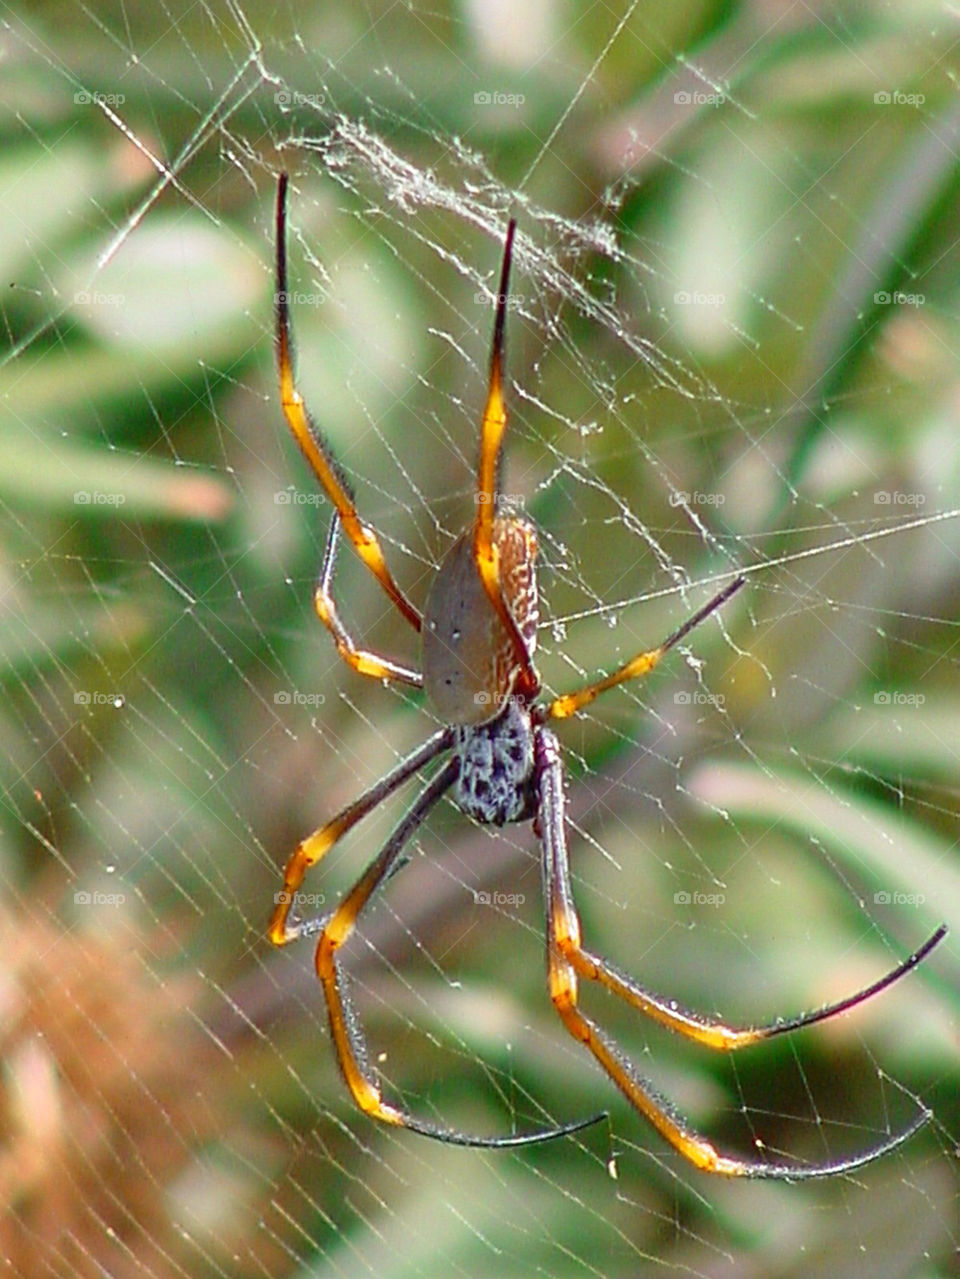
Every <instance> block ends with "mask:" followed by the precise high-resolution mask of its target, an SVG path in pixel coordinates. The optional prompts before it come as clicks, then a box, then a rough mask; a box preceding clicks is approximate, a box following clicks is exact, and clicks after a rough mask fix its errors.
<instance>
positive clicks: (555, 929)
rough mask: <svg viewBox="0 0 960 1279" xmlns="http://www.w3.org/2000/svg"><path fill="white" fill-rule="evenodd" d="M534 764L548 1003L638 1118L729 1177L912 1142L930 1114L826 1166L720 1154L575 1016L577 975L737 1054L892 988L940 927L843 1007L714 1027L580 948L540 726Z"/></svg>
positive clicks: (553, 770)
mask: <svg viewBox="0 0 960 1279" xmlns="http://www.w3.org/2000/svg"><path fill="white" fill-rule="evenodd" d="M536 767H537V769H538V775H539V778H540V808H539V813H538V826H539V829H540V837H541V840H542V845H543V848H542V858H543V879H544V891H545V895H546V910H547V971H548V982H549V988H550V998H551V999H552V1001H553V1003H554V1006H555V1007H556V1009H557V1012H558V1013H559V1015H560V1018H561V1020H562V1021H563V1024H564V1026H565V1027H566V1028H567V1030H568V1031H569V1032H570V1034H571V1035H572V1036H573V1037H574V1039H577V1040H579V1042H580V1043H582V1044H583V1045H584V1047H586V1048H588V1049H589V1050H590V1052H591V1053H592V1054H593V1056H594V1057H595V1058H596V1059H597V1061H598V1062H599V1063H600V1065H601V1066H602V1067H603V1069H604V1070H605V1071H606V1073H607V1074H608V1075H609V1076H610V1078H611V1079H612V1080H613V1082H614V1083H615V1084H616V1085H617V1087H618V1088H619V1089H620V1091H621V1092H622V1093H623V1094H624V1096H625V1097H626V1098H627V1100H628V1101H629V1102H630V1103H631V1105H633V1106H634V1107H635V1108H636V1109H637V1110H639V1111H640V1113H641V1114H643V1115H644V1116H645V1117H646V1118H647V1119H648V1120H649V1122H650V1123H651V1124H652V1125H653V1127H654V1128H656V1130H657V1131H658V1132H659V1133H660V1135H661V1136H662V1137H663V1138H664V1139H665V1140H666V1141H668V1142H669V1143H670V1145H672V1146H673V1147H674V1149H676V1150H677V1151H679V1153H680V1154H681V1155H683V1156H684V1158H685V1159H688V1160H689V1161H690V1162H691V1163H692V1164H694V1165H695V1166H696V1167H697V1168H699V1169H701V1170H702V1171H703V1172H712V1173H719V1174H721V1175H723V1176H728V1177H763V1178H773V1179H779V1180H785V1181H800V1180H809V1179H811V1178H814V1177H829V1176H834V1175H836V1174H838V1173H844V1172H852V1171H853V1170H854V1169H856V1168H860V1167H862V1166H863V1165H864V1164H868V1163H871V1162H872V1161H873V1160H874V1159H879V1158H880V1157H881V1156H882V1155H885V1154H887V1153H888V1152H889V1151H891V1150H893V1149H895V1148H896V1147H897V1146H899V1145H901V1144H902V1143H903V1142H905V1141H906V1140H908V1138H910V1137H911V1136H913V1134H914V1133H915V1132H917V1130H918V1129H920V1128H922V1127H923V1125H924V1124H925V1123H927V1121H928V1120H929V1118H930V1113H929V1111H926V1110H922V1111H920V1113H919V1114H918V1115H917V1117H916V1118H915V1119H914V1120H913V1122H912V1123H911V1124H910V1125H909V1126H908V1127H907V1128H906V1129H905V1130H903V1131H902V1132H899V1133H896V1134H894V1135H893V1136H891V1137H888V1138H887V1139H886V1140H885V1141H883V1142H882V1143H881V1144H880V1145H878V1146H875V1147H873V1148H872V1149H870V1150H868V1151H866V1152H865V1153H863V1154H860V1155H855V1156H853V1157H852V1158H849V1159H842V1160H837V1161H834V1162H827V1163H822V1164H814V1165H805V1166H801V1167H793V1166H790V1165H785V1164H776V1163H768V1162H766V1161H755V1160H745V1159H737V1158H734V1157H731V1156H729V1155H723V1154H721V1153H720V1152H719V1151H718V1150H717V1149H716V1148H715V1146H714V1145H713V1144H712V1143H711V1142H710V1141H708V1140H707V1139H706V1138H705V1137H703V1136H701V1135H700V1134H699V1133H698V1132H697V1131H696V1130H695V1129H694V1128H693V1127H692V1126H691V1125H690V1124H689V1123H688V1122H687V1121H686V1120H685V1119H684V1118H683V1117H682V1116H681V1115H680V1114H679V1113H678V1112H677V1111H676V1109H675V1108H674V1107H673V1106H672V1105H671V1103H670V1102H668V1101H667V1100H666V1099H665V1098H663V1097H661V1096H660V1095H659V1094H658V1093H657V1092H656V1091H655V1090H654V1088H653V1086H652V1085H651V1084H650V1083H649V1082H648V1081H647V1080H646V1079H644V1078H643V1076H642V1075H641V1074H640V1073H639V1072H638V1071H637V1069H636V1067H635V1066H634V1064H633V1062H632V1061H631V1060H630V1059H629V1057H627V1055H626V1054H625V1053H624V1052H623V1051H622V1050H621V1049H620V1047H619V1046H618V1045H617V1044H616V1043H614V1041H613V1040H612V1039H611V1038H610V1036H609V1035H607V1034H606V1033H605V1032H604V1031H603V1030H601V1029H600V1027H599V1026H598V1025H597V1024H596V1023H595V1022H594V1021H593V1020H592V1019H591V1018H590V1017H588V1016H587V1015H586V1014H585V1013H583V1012H582V1011H581V1010H580V1007H579V1003H578V997H579V985H578V979H579V978H580V977H583V978H585V979H587V980H590V981H597V982H599V983H600V984H601V985H603V986H605V987H606V988H607V989H608V990H610V991H611V992H612V993H613V994H616V995H619V996H620V997H621V998H622V999H625V1000H626V1001H627V1002H628V1003H630V1004H632V1005H633V1007H635V1008H637V1009H638V1010H639V1011H640V1012H643V1013H646V1014H647V1015H648V1016H650V1017H652V1018H653V1019H654V1020H655V1021H657V1022H659V1023H660V1025H663V1026H668V1027H669V1028H670V1029H671V1030H675V1031H677V1032H679V1033H680V1034H683V1035H685V1036H687V1037H688V1038H690V1039H694V1040H696V1041H697V1042H699V1043H702V1044H705V1045H706V1046H708V1047H711V1048H718V1049H735V1048H741V1047H744V1046H746V1045H747V1044H751V1043H757V1042H758V1041H760V1040H762V1039H768V1038H770V1037H771V1036H773V1035H776V1034H782V1033H785V1032H787V1031H790V1030H797V1029H799V1028H800V1027H801V1026H807V1025H811V1024H812V1023H814V1022H817V1021H822V1020H824V1019H825V1018H826V1017H831V1016H835V1015H836V1014H837V1013H840V1012H843V1011H844V1010H845V1009H847V1008H851V1007H853V1006H854V1005H855V1004H858V1003H861V1002H862V1001H863V1000H864V999H868V998H869V997H870V996H871V995H873V994H876V993H877V992H878V991H880V990H882V989H884V988H885V987H886V986H889V985H890V984H891V983H892V982H894V981H896V980H897V979H898V978H899V977H902V976H903V975H904V974H905V973H907V972H909V971H910V969H912V968H914V967H915V966H916V965H917V964H918V963H919V962H920V961H921V960H922V959H923V958H924V956H925V955H927V954H928V953H929V952H930V951H931V950H932V949H933V947H934V946H935V945H936V944H937V943H938V942H939V941H940V940H941V938H942V937H943V936H944V934H945V932H946V929H945V928H941V929H939V930H938V931H937V932H936V933H935V934H934V935H933V936H932V937H931V938H930V939H929V940H928V941H927V942H926V943H925V945H924V946H922V947H921V948H920V950H919V951H917V952H916V953H915V954H914V955H911V956H910V957H909V959H907V960H905V961H904V962H903V963H902V964H900V965H898V967H897V968H896V969H894V970H893V971H892V972H890V973H888V974H887V975H886V976H885V977H883V978H881V979H880V981H878V982H876V983H874V985H872V986H869V987H867V988H866V989H865V990H862V991H860V992H858V994H856V995H854V996H851V997H850V998H848V999H845V1000H842V1001H841V1002H840V1003H837V1004H832V1005H828V1006H827V1007H825V1008H822V1009H819V1010H818V1011H817V1012H814V1013H808V1014H805V1015H803V1016H800V1017H795V1018H793V1019H791V1020H790V1021H788V1022H786V1023H784V1024H782V1025H780V1024H774V1025H772V1026H764V1027H759V1028H757V1029H753V1030H738V1029H736V1028H735V1027H731V1026H726V1025H724V1024H723V1023H720V1022H716V1021H710V1020H708V1019H707V1018H703V1017H700V1016H699V1015H697V1014H695V1013H689V1012H686V1011H685V1010H682V1009H679V1008H676V1007H674V1006H673V1005H672V1002H671V1003H670V1004H668V1003H667V1002H666V1001H664V1000H663V999H661V998H660V997H659V996H657V995H653V994H652V993H651V992H649V991H647V990H645V989H644V988H643V987H642V986H641V985H640V984H639V983H637V982H635V981H634V980H633V979H632V978H630V977H628V976H627V975H626V974H624V973H622V972H620V971H619V970H618V969H616V968H614V966H613V965H612V964H610V963H608V961H606V960H605V959H601V958H600V957H598V956H597V955H593V954H591V953H590V952H589V951H587V950H585V949H584V947H583V945H582V943H581V938H580V919H579V916H578V914H577V909H576V906H575V904H574V900H573V890H572V886H571V881H570V867H569V860H568V856H567V844H566V831H565V825H564V795H563V773H562V767H561V763H560V753H559V744H558V742H557V739H556V737H555V735H554V734H553V733H552V732H551V731H550V730H549V729H546V728H540V729H538V730H537V741H536Z"/></svg>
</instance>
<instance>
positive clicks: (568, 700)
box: [547, 577, 747, 719]
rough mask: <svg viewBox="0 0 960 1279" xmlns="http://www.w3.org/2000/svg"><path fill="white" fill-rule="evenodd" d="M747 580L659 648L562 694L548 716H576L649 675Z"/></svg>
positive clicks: (710, 603) (714, 601)
mask: <svg viewBox="0 0 960 1279" xmlns="http://www.w3.org/2000/svg"><path fill="white" fill-rule="evenodd" d="M746 580H747V579H746V578H745V577H735V578H734V579H733V581H732V582H730V583H729V585H727V586H725V587H724V588H723V590H722V591H720V592H719V593H718V594H716V595H715V596H714V597H713V599H712V600H708V601H707V603H706V604H704V606H703V608H700V609H698V610H697V611H696V613H694V615H693V617H691V618H689V619H688V620H687V621H686V622H684V623H683V625H682V626H680V627H678V628H677V629H676V630H675V631H674V632H673V634H672V635H670V636H668V637H667V639H665V640H664V641H663V643H662V644H660V645H658V647H657V648H651V649H648V650H647V651H646V652H645V653H638V654H637V656H636V657H633V658H631V659H630V661H629V662H625V663H624V664H623V666H621V667H619V668H618V669H617V670H615V671H614V672H613V674H612V675H607V676H605V677H604V678H603V679H598V680H596V681H595V682H594V683H592V684H587V685H585V686H584V687H583V688H580V689H577V691H576V692H573V693H564V695H563V696H562V697H557V698H555V699H554V700H553V701H552V702H551V703H550V705H549V706H548V707H547V716H548V718H550V719H567V718H568V717H569V716H570V715H575V714H576V712H577V711H579V710H582V709H583V707H584V706H589V705H590V703H591V702H592V701H594V699H595V698H597V697H599V696H600V694H601V693H605V692H606V691H607V689H608V688H616V686H617V685H618V684H625V683H626V682H627V681H628V680H632V679H641V678H642V677H643V676H644V675H649V673H650V672H651V671H652V670H653V669H654V667H656V666H658V665H659V664H660V662H661V660H662V659H663V658H664V657H665V656H666V655H667V653H669V652H670V650H671V649H672V648H673V647H674V646H675V645H677V644H679V643H680V641H681V640H683V639H685V638H686V637H687V636H688V635H689V634H690V632H691V631H692V630H693V629H694V627H696V626H699V625H700V623H701V622H703V621H705V620H706V619H707V618H708V617H709V616H710V614H711V613H714V612H716V610H717V609H718V608H720V607H721V605H723V604H726V602H727V600H728V599H730V597H731V595H735V594H736V592H737V591H739V589H740V587H741V586H743V585H744V583H745V582H746Z"/></svg>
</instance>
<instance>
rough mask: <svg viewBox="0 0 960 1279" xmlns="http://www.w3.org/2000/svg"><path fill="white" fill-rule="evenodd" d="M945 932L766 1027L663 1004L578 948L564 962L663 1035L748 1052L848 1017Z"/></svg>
mask: <svg viewBox="0 0 960 1279" xmlns="http://www.w3.org/2000/svg"><path fill="white" fill-rule="evenodd" d="M947 931H948V930H947V926H946V924H941V925H940V927H939V928H938V929H937V930H936V932H934V933H932V934H931V935H930V936H929V937H928V938H927V940H926V941H925V942H924V943H923V945H922V946H921V947H920V948H919V949H918V950H915V951H914V952H913V954H912V955H908V956H907V958H906V959H904V960H902V961H901V962H900V963H899V964H897V966H896V967H895V968H892V969H891V970H890V971H889V972H887V973H885V974H884V975H883V976H882V977H880V978H878V979H877V981H875V982H872V983H871V984H870V985H869V986H865V987H864V988H863V989H862V990H858V991H857V992H856V993H855V994H853V995H847V996H846V998H845V999H840V1000H837V1002H836V1003H833V1004H824V1005H823V1007H821V1008H816V1009H814V1010H813V1011H812V1012H808V1013H800V1014H798V1015H797V1016H795V1017H784V1018H778V1019H777V1020H776V1021H774V1022H770V1023H768V1024H767V1025H764V1026H747V1027H736V1026H728V1025H727V1024H726V1023H725V1022H722V1021H717V1020H711V1019H710V1018H709V1017H704V1016H702V1015H701V1014H700V1013H696V1012H691V1010H690V1009H688V1008H683V1007H682V1006H681V1005H680V1004H678V1003H677V1001H676V1000H674V999H669V1000H667V999H664V998H663V997H662V996H661V995H655V994H654V993H653V992H652V991H650V990H648V989H647V988H646V987H645V986H642V985H641V984H640V983H639V982H638V981H635V980H634V978H633V977H631V976H630V975H629V974H628V973H625V972H624V971H623V970H622V969H620V968H618V967H617V966H616V965H615V964H612V963H611V962H610V961H609V960H608V959H602V958H600V957H599V956H597V955H594V954H592V953H591V952H590V951H588V950H585V949H584V948H583V947H581V946H577V947H576V948H574V949H572V950H571V952H570V953H569V954H568V955H567V959H568V961H569V963H570V964H571V965H572V967H573V968H574V969H575V970H576V971H577V973H578V974H579V976H581V977H583V978H584V979H585V980H587V981H595V982H598V983H599V984H600V985H601V986H605V987H606V988H607V990H609V991H610V992H611V993H612V994H614V995H617V996H619V998H620V999H622V1000H624V1001H625V1002H626V1003H628V1004H631V1005H632V1006H633V1007H634V1008H636V1009H637V1010H638V1011H639V1012H641V1013H643V1014H645V1016H647V1017H649V1018H651V1020H653V1021H655V1022H657V1024H658V1025H660V1026H665V1027H666V1028H667V1030H674V1031H676V1032H677V1033H678V1034H680V1035H683V1036H684V1038H685V1039H692V1040H693V1041H694V1042H695V1043H698V1044H703V1045H704V1046H705V1047H707V1048H715V1049H718V1050H720V1051H726V1052H734V1051H735V1050H736V1049H738V1048H746V1047H747V1045H748V1044H758V1043H761V1042H762V1041H763V1040H765V1039H773V1038H774V1037H775V1036H777V1035H786V1034H790V1032H791V1031H794V1030H800V1029H801V1028H802V1027H804V1026H813V1025H815V1024H816V1023H817V1022H820V1021H827V1020H828V1019H829V1018H831V1017H836V1016H838V1015H839V1014H840V1013H844V1012H849V1010H850V1009H851V1008H856V1007H857V1005H858V1004H862V1003H865V1002H866V1001H867V1000H868V999H872V998H873V996H874V995H879V993H880V992H881V991H882V990H886V989H887V987H888V986H892V985H893V984H894V982H896V981H899V980H900V978H901V977H905V976H906V974H907V973H908V972H910V971H911V970H912V969H914V968H916V967H917V965H918V964H920V963H922V962H923V960H924V959H926V957H927V955H929V954H930V952H931V951H932V950H933V948H934V947H935V946H937V945H939V944H940V942H941V941H943V939H944V937H946V935H947Z"/></svg>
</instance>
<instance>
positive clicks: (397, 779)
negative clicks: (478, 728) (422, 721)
mask: <svg viewBox="0 0 960 1279" xmlns="http://www.w3.org/2000/svg"><path fill="white" fill-rule="evenodd" d="M453 735H454V730H453V729H452V728H441V729H440V730H439V731H438V732H436V733H434V734H433V736H432V737H428V738H427V740H426V741H425V742H424V743H423V745H422V746H418V747H417V749H416V750H414V751H411V752H410V754H409V755H407V756H406V758H405V759H402V760H400V762H399V764H397V765H396V767H395V768H392V769H391V770H390V772H389V773H387V774H386V776H384V777H381V779H380V780H379V781H378V782H377V783H376V784H375V785H373V786H371V787H370V789H369V790H367V791H365V792H364V793H363V794H362V795H361V796H360V798H359V799H355V800H354V801H353V803H352V804H348V805H347V806H346V808H343V809H341V810H340V812H339V813H337V815H336V817H332V818H331V819H330V821H328V822H327V823H326V825H325V826H320V827H319V828H318V829H317V830H315V831H314V832H313V834H312V835H308V836H307V837H306V839H303V840H301V841H300V843H299V844H298V845H297V847H296V848H295V849H294V850H293V852H292V853H291V854H290V858H289V860H288V862H287V866H286V869H285V870H284V872H283V888H281V889H280V891H279V892H278V893H277V895H276V899H275V900H276V905H275V906H274V909H273V914H272V915H271V917H270V926H269V928H268V930H267V933H268V936H269V938H270V940H271V941H272V942H273V944H274V945H275V946H286V944H287V943H288V942H291V941H296V939H297V938H298V937H299V936H300V935H301V934H302V932H303V931H304V925H303V924H297V925H291V924H290V923H289V922H288V920H289V916H290V911H291V909H292V908H293V905H294V903H295V901H296V897H297V893H298V892H299V890H300V885H301V884H302V883H303V880H304V876H305V875H306V873H307V871H308V870H309V869H310V868H311V866H316V864H317V862H318V861H319V860H320V859H321V857H323V856H324V854H325V853H328V852H329V851H330V849H331V848H332V847H333V846H334V844H335V843H337V841H338V840H339V839H341V838H342V837H343V836H344V835H345V834H346V833H347V831H348V830H350V829H351V827H353V826H356V824H357V822H359V821H361V820H362V819H363V818H364V817H366V815H367V813H370V812H372V811H373V810H374V809H375V808H376V807H377V805H378V804H380V803H382V802H383V800H385V799H386V798H387V797H388V796H389V795H392V794H393V792H394V791H395V790H396V789H397V787H398V786H402V785H403V783H404V782H405V781H406V780H407V778H408V777H412V776H413V774H414V773H415V772H416V771H417V770H418V769H420V768H423V766H424V765H425V764H429V763H430V761H431V760H432V759H434V758H435V756H437V755H439V754H440V752H441V751H443V750H446V749H448V747H449V746H451V745H452V743H453Z"/></svg>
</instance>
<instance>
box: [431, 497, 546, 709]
mask: <svg viewBox="0 0 960 1279" xmlns="http://www.w3.org/2000/svg"><path fill="white" fill-rule="evenodd" d="M493 540H494V543H495V545H496V547H497V551H498V554H499V557H500V587H501V590H502V592H503V599H504V601H505V603H506V605H507V608H508V609H509V610H510V612H511V613H512V615H513V617H514V619H515V621H516V623H517V626H518V628H519V630H520V634H521V635H522V636H523V641H524V644H525V645H526V648H527V652H528V653H529V654H530V656H531V657H532V656H533V654H534V652H535V651H536V647H537V618H538V599H537V578H536V558H537V535H536V531H535V530H534V528H533V525H532V524H530V523H529V522H528V521H527V520H524V519H520V518H518V517H516V516H497V517H496V519H495V520H494V523H493ZM421 645H422V659H423V687H424V691H425V693H426V694H427V697H428V698H429V699H430V702H431V703H432V705H433V708H434V710H435V711H436V712H437V715H438V716H439V717H440V719H441V720H443V721H444V722H445V723H447V724H460V725H466V724H480V723H483V722H484V721H489V720H491V719H493V718H494V717H496V715H497V710H498V707H499V706H501V705H502V704H503V703H504V702H505V701H506V699H507V697H508V696H509V695H510V693H511V691H512V689H513V686H514V682H515V680H516V677H517V674H518V667H517V665H516V660H515V656H514V650H513V646H512V644H511V640H510V635H509V634H508V632H507V630H506V628H505V627H504V625H503V623H502V621H501V620H500V618H499V617H498V616H497V614H496V612H495V611H494V608H493V606H492V605H491V603H490V600H489V599H488V598H487V594H486V591H485V590H484V588H483V582H482V581H481V579H480V574H479V572H478V571H477V565H476V561H475V559H474V554H473V538H472V534H470V533H465V534H464V535H463V536H462V537H461V538H459V539H458V540H457V541H456V542H455V543H454V544H453V546H452V547H451V548H450V550H449V551H448V552H447V554H446V556H445V558H444V560H443V562H442V564H441V565H440V567H439V569H438V570H437V573H436V576H435V577H434V579H433V585H432V586H431V588H430V592H429V594H428V595H427V600H426V604H425V606H424V611H423V629H422V631H421Z"/></svg>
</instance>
